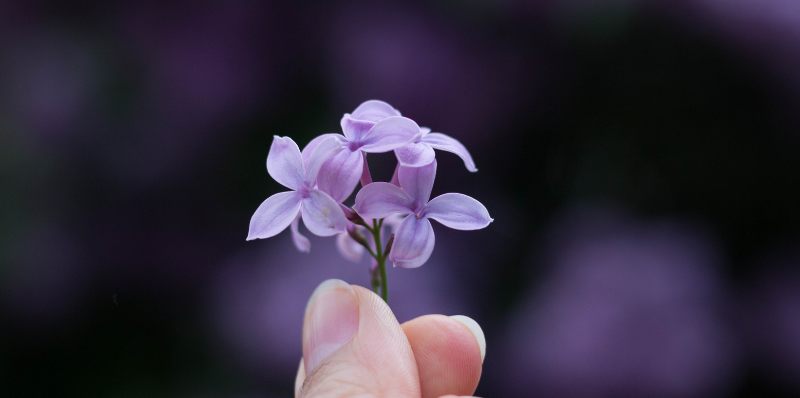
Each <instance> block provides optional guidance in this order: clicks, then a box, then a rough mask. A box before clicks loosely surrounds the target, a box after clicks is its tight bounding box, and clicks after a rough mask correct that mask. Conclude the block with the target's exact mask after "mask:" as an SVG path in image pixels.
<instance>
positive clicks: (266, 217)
mask: <svg viewBox="0 0 800 398" xmlns="http://www.w3.org/2000/svg"><path fill="white" fill-rule="evenodd" d="M299 211H300V194H298V193H297V192H294V191H291V192H280V193H276V194H275V195H272V196H270V197H269V198H267V200H265V201H264V202H263V203H261V206H258V209H256V212H255V213H253V217H252V218H251V219H250V231H249V232H248V234H247V240H253V239H265V238H271V237H273V236H275V235H277V234H279V233H280V232H281V231H283V230H284V229H286V227H288V226H289V224H291V223H292V220H294V218H295V217H296V216H297V213H298V212H299Z"/></svg>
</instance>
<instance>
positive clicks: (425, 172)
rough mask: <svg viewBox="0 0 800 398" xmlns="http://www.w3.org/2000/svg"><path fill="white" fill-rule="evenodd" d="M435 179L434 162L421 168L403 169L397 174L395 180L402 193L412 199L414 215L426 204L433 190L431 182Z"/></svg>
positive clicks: (401, 167)
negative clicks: (405, 193)
mask: <svg viewBox="0 0 800 398" xmlns="http://www.w3.org/2000/svg"><path fill="white" fill-rule="evenodd" d="M435 178H436V160H435V159H434V161H433V162H431V163H430V164H428V165H425V166H422V167H403V166H400V170H399V171H398V172H397V179H398V181H399V182H400V186H401V187H402V188H403V190H404V191H406V192H407V193H408V195H409V196H411V198H412V199H414V205H413V209H414V212H415V213H418V212H419V211H421V210H422V206H425V204H426V203H428V199H430V197H431V190H432V189H433V180H434V179H435Z"/></svg>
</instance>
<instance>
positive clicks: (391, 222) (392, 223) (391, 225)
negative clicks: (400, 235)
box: [383, 213, 406, 235]
mask: <svg viewBox="0 0 800 398" xmlns="http://www.w3.org/2000/svg"><path fill="white" fill-rule="evenodd" d="M405 218H406V216H405V215H403V214H400V213H396V214H392V215H390V216H386V217H385V218H384V219H383V227H384V228H386V229H388V231H389V232H388V234H387V235H391V234H393V233H394V231H396V230H397V227H399V226H400V223H401V222H403V220H404V219H405Z"/></svg>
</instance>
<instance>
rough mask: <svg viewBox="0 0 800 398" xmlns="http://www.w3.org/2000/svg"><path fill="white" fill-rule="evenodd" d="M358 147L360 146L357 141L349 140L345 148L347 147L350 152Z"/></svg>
mask: <svg viewBox="0 0 800 398" xmlns="http://www.w3.org/2000/svg"><path fill="white" fill-rule="evenodd" d="M358 148H361V144H359V143H357V142H355V141H350V142H348V143H347V149H349V150H350V151H351V152H355V151H357V150H358Z"/></svg>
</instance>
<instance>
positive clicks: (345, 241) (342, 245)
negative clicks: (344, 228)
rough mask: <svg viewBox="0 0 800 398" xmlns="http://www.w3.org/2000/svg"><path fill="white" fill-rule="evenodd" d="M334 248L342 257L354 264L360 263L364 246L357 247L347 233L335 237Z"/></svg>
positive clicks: (356, 243)
mask: <svg viewBox="0 0 800 398" xmlns="http://www.w3.org/2000/svg"><path fill="white" fill-rule="evenodd" d="M336 248H337V249H339V254H341V255H342V257H344V258H346V259H348V260H350V261H352V262H354V263H357V262H359V261H361V256H362V255H363V254H364V246H361V245H359V244H358V242H356V241H355V240H353V238H351V237H350V235H348V234H347V233H343V234H339V235H337V236H336Z"/></svg>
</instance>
